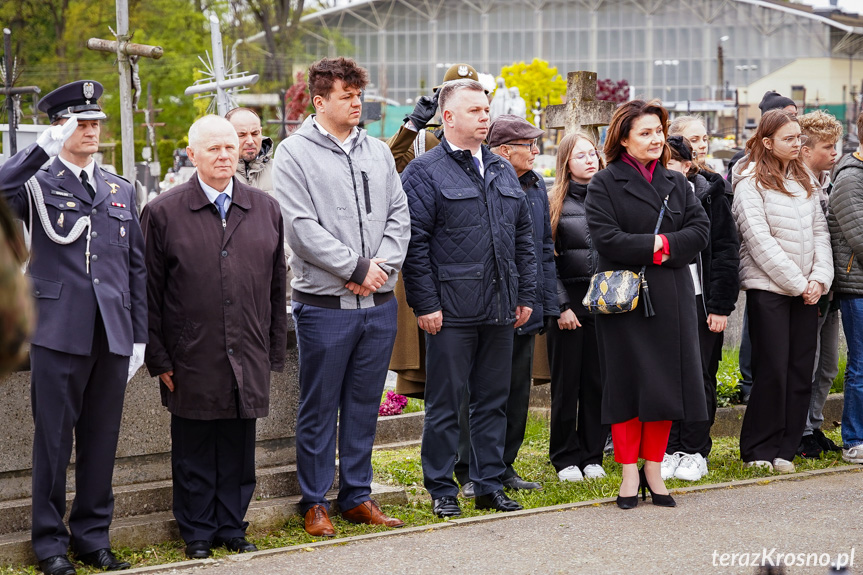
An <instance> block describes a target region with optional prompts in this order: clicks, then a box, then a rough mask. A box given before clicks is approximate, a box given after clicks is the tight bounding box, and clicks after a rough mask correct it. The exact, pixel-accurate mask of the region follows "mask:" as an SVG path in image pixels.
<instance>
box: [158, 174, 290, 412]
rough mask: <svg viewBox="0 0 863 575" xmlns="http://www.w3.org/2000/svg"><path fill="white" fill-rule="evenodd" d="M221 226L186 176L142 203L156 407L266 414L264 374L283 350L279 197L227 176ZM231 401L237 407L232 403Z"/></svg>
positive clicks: (278, 362) (276, 365)
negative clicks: (162, 378)
mask: <svg viewBox="0 0 863 575" xmlns="http://www.w3.org/2000/svg"><path fill="white" fill-rule="evenodd" d="M232 194H233V197H232V199H231V206H230V209H229V210H228V214H227V218H226V227H225V228H223V227H222V221H221V218H219V215H218V213H217V212H216V208H215V206H214V205H213V204H212V203H211V202H210V200H209V199H208V198H207V195H206V194H205V193H204V190H203V189H201V185H200V183H199V181H198V175H197V172H196V173H195V174H194V175H193V176H192V179H191V180H189V181H188V182H186V183H185V184H182V185H179V186H177V187H175V188H172V189H171V190H169V191H167V192H165V193H163V194H161V195H159V196H158V197H157V198H155V199H153V200H152V201H150V203H148V204H147V206H146V207H145V208H144V211H143V212H142V214H141V222H142V227H143V229H144V235H145V238H146V243H147V247H146V260H147V271H148V278H147V288H148V291H147V295H148V297H149V302H150V308H149V311H150V345H148V346H147V351H146V354H145V362H146V364H147V369H148V370H149V372H150V375H152V376H158V375H160V374H163V373H166V372H168V371H173V372H174V375H173V380H174V383H175V385H176V388H175V390H174V391H173V392H169V391H168V388H167V387H165V385H164V383H160V388H161V393H162V404H163V405H165V406H166V407H167V408H168V411H170V412H171V413H172V414H174V415H177V416H179V417H183V418H186V419H198V420H213V419H234V418H238V417H239V418H242V419H252V418H259V417H266V416H267V414H268V413H269V405H270V404H269V401H270V371H282V369H284V365H285V350H286V347H287V328H288V315H287V310H286V308H285V287H286V274H285V271H286V264H285V252H284V225H283V223H282V215H281V212H280V209H279V204H278V202H277V201H276V200H275V199H274V198H272V197H271V196H268V195H267V194H265V193H264V192H261V191H260V190H257V189H255V188H251V187H249V186H246V185H244V184H241V183H240V182H239V181H238V180H237V179H236V178H234V189H233V192H232ZM238 402H239V403H238Z"/></svg>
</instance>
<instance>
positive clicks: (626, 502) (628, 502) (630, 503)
mask: <svg viewBox="0 0 863 575" xmlns="http://www.w3.org/2000/svg"><path fill="white" fill-rule="evenodd" d="M617 506H618V507H620V508H621V509H635V508H636V507H638V493H636V494H635V495H632V496H630V497H624V496H622V495H618V496H617Z"/></svg>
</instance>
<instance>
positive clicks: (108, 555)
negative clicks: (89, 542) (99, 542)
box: [78, 547, 132, 571]
mask: <svg viewBox="0 0 863 575" xmlns="http://www.w3.org/2000/svg"><path fill="white" fill-rule="evenodd" d="M78 561H80V562H81V563H83V564H84V565H89V566H90V567H96V568H98V569H105V570H107V571H121V570H123V569H128V568H129V567H131V566H132V565H131V563H127V562H126V561H119V560H118V559H117V558H116V557H114V554H113V553H112V552H111V550H110V549H108V548H107V547H106V548H105V549H96V550H95V551H93V552H92V553H84V554H79V555H78Z"/></svg>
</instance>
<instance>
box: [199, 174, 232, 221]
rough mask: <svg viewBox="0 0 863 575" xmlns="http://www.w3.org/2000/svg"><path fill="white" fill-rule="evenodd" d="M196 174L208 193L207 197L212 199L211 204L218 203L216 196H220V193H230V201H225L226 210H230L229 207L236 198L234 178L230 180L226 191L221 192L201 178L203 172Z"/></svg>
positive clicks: (203, 188) (202, 187)
mask: <svg viewBox="0 0 863 575" xmlns="http://www.w3.org/2000/svg"><path fill="white" fill-rule="evenodd" d="M195 176H196V177H197V178H198V183H199V184H201V189H202V190H204V193H205V194H207V199H208V200H210V203H211V204H215V203H216V198H218V197H219V194H228V201H226V202H225V211H228V207H229V206H230V205H231V201H232V200H233V199H234V178H231V180H230V181H229V182H228V187H227V188H225V189H224V191H221V192H220V191H219V190H217V189H216V188H214V187H212V186H209V185H207V184H205V183H204V180H202V179H201V174H198V173H197V172H196V173H195Z"/></svg>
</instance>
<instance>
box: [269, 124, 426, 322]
mask: <svg viewBox="0 0 863 575" xmlns="http://www.w3.org/2000/svg"><path fill="white" fill-rule="evenodd" d="M313 117H314V116H309V117H308V118H306V120H305V122H303V125H302V126H301V127H300V129H299V130H298V131H297V132H296V133H295V134H294V135H292V136H291V137H289V138H287V139H286V140H284V141H283V142H282V143H281V144H279V147H278V148H277V150H276V157H275V160H274V165H273V183H274V194H275V197H276V199H277V200H278V201H279V204H280V205H281V208H282V216H283V217H284V220H285V237H286V238H287V241H288V245H289V246H290V248H291V252H292V255H291V260H290V265H291V269H292V270H293V273H294V279H293V280H292V281H291V287H292V288H293V290H294V300H295V301H297V300H298V298H297V292H300V293H301V294H308V295H311V296H337V297H338V298H339V303H340V308H341V309H358V308H368V307H372V306H374V305H375V297H373V296H374V294H373V295H370V296H367V297H360V296H358V295H354V294H353V293H352V292H351V291H350V290H348V289H347V288H346V287H345V284H346V283H347V282H349V281H352V282H355V283H358V284H361V283H362V282H363V279H364V278H365V276H366V273H367V272H368V269H369V265H370V263H371V260H372V259H373V258H383V259H385V260H386V263H383V264H379V265H380V266H381V268H382V269H383V270H384V271H385V272H387V273H388V274H389V276H390V277H389V280H388V281H387V282H386V284H384V285H383V286H382V287H381V288H380V289H379V290H378V292H377V295H381V294H386V293H388V292H392V290H393V288H394V287H395V283H396V278H397V275H398V272H399V270H401V267H402V263H403V262H404V258H405V254H406V253H407V247H408V241H409V240H410V233H411V230H410V214H409V212H408V205H407V199H406V197H405V193H404V191H403V190H402V185H401V180H400V179H399V175H398V174H397V173H396V166H395V162H394V161H393V156H392V154H391V153H390V151H389V148H387V146H386V144H384V143H383V142H381V141H379V140H376V139H374V138H370V137H368V136H367V134H366V131H365V130H359V134H358V135H357V137H356V139H355V140H354V143H353V147H352V148H351V150H350V152H349V153H345V151H344V150H343V149H342V147H341V146H340V145H339V144H338V143H336V141H335V140H333V139H332V138H330V137H329V136H325V135H324V134H322V133H321V132H320V131H319V130H318V129H317V128H316V127H315V126H314V121H313Z"/></svg>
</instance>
